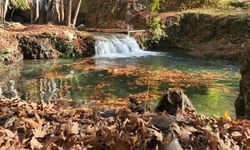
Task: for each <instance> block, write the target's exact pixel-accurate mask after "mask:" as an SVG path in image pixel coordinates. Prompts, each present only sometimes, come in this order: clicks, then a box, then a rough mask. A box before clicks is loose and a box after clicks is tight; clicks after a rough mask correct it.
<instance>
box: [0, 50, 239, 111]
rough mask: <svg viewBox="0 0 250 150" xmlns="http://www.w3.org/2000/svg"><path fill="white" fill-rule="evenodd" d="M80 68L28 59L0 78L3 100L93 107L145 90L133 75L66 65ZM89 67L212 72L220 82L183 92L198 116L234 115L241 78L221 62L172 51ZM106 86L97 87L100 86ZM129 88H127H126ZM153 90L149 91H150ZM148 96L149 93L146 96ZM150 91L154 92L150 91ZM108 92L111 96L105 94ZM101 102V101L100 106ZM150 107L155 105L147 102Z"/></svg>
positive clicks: (163, 88) (99, 62) (231, 66)
mask: <svg viewBox="0 0 250 150" xmlns="http://www.w3.org/2000/svg"><path fill="white" fill-rule="evenodd" d="M73 63H74V64H77V63H81V62H80V60H75V59H58V60H46V61H45V60H27V61H24V62H23V63H20V64H19V65H16V66H11V67H10V69H9V71H5V72H1V73H0V87H1V89H2V91H3V96H6V97H9V98H11V97H15V96H20V97H21V98H22V99H24V100H34V101H36V100H44V101H48V100H57V99H61V98H64V99H73V100H74V101H77V102H81V103H83V104H91V105H94V103H95V99H98V98H99V97H105V98H107V97H113V99H117V100H118V99H119V98H125V97H127V96H129V95H130V94H138V93H142V92H145V91H147V90H148V88H147V86H146V85H136V84H133V83H134V82H135V79H136V78H138V76H132V75H123V76H111V75H110V74H109V73H107V72H106V71H103V70H89V71H86V70H79V69H74V68H73V67H72V66H71V64H73ZM93 65H94V66H98V67H100V68H102V67H106V66H116V67H119V66H127V65H136V66H141V67H143V66H145V65H148V66H150V67H151V68H152V69H156V70H157V69H158V68H159V67H161V68H162V67H164V68H167V69H170V70H171V69H175V70H179V71H184V72H186V73H194V75H199V74H203V73H217V74H220V75H222V78H220V79H215V80H212V81H210V82H208V83H206V85H205V86H204V85H203V86H192V85H191V86H187V87H185V88H184V90H185V93H186V94H187V96H188V97H189V98H190V99H191V101H192V102H193V104H194V106H195V107H196V109H197V111H198V112H199V113H202V114H207V115H223V112H225V111H229V112H230V114H231V115H234V100H235V99H236V98H237V94H238V90H239V85H238V83H239V80H240V74H239V69H238V66H236V65H234V64H230V63H229V62H225V61H217V60H211V61H208V60H201V59H196V58H193V57H191V56H188V55H186V54H183V53H182V52H178V51H172V52H168V53H165V54H164V55H161V56H146V57H129V58H116V59H109V58H94V62H93ZM44 73H47V74H49V73H54V74H55V73H58V74H63V78H58V77H53V76H52V77H50V78H45V77H43V74H44ZM102 82H105V83H109V84H108V85H106V86H98V85H100V83H102ZM128 83H132V84H128ZM169 87H174V86H169V84H168V83H165V82H163V83H162V85H161V87H160V88H159V89H158V90H160V91H163V92H164V91H166V90H167V89H168V88H169ZM151 88H152V89H153V88H154V87H151ZM150 92H151V91H150ZM152 92H153V90H152ZM107 93H110V94H107ZM105 98H104V101H105ZM148 103H149V104H150V105H152V107H153V106H154V105H155V104H156V103H157V101H156V100H151V101H149V102H148Z"/></svg>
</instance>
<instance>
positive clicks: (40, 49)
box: [19, 36, 59, 59]
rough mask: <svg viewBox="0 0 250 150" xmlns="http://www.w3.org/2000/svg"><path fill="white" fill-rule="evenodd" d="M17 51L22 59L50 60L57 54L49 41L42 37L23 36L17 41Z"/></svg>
mask: <svg viewBox="0 0 250 150" xmlns="http://www.w3.org/2000/svg"><path fill="white" fill-rule="evenodd" d="M19 49H20V51H21V52H22V53H23V56H24V59H52V58H57V57H58V56H59V53H58V51H57V50H55V49H54V48H53V47H52V45H51V43H50V39H49V38H47V37H43V36H23V37H21V38H20V40H19Z"/></svg>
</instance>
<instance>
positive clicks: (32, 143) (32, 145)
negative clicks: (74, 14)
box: [30, 137, 43, 150]
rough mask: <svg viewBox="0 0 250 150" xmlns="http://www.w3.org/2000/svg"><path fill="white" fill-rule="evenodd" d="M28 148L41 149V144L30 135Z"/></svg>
mask: <svg viewBox="0 0 250 150" xmlns="http://www.w3.org/2000/svg"><path fill="white" fill-rule="evenodd" d="M30 148H31V149H32V150H34V149H42V148H43V145H42V144H41V143H40V142H39V141H37V139H36V138H35V137H32V139H31V141H30Z"/></svg>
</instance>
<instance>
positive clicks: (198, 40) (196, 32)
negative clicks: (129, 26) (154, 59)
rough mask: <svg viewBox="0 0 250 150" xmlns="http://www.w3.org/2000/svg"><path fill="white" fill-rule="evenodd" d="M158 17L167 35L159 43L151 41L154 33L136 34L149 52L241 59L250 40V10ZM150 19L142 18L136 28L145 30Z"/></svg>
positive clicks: (208, 11) (170, 14)
mask: <svg viewBox="0 0 250 150" xmlns="http://www.w3.org/2000/svg"><path fill="white" fill-rule="evenodd" d="M159 16H160V18H161V22H160V25H161V28H162V30H163V31H164V33H163V34H161V35H160V37H159V38H158V40H152V36H154V35H152V34H149V35H147V34H141V35H137V39H138V40H139V41H141V43H143V44H144V46H145V47H147V49H150V50H152V49H162V50H165V49H174V48H181V49H185V50H187V51H189V52H190V53H192V54H193V55H195V56H198V57H207V58H220V59H228V60H239V59H240V55H241V52H242V50H243V49H244V48H245V47H246V42H247V40H248V39H249V38H250V13H249V11H240V12H238V13H237V11H235V12H234V13H231V12H230V11H226V12H223V11H222V12H219V10H217V11H216V10H193V11H184V12H169V13H161V14H160V15H159ZM144 17H145V16H144ZM148 17H149V16H147V15H146V17H145V18H144V19H143V17H142V18H140V19H139V20H140V21H138V22H141V23H140V24H138V23H137V28H145V24H146V18H148ZM143 22H144V23H143ZM156 36H157V35H156Z"/></svg>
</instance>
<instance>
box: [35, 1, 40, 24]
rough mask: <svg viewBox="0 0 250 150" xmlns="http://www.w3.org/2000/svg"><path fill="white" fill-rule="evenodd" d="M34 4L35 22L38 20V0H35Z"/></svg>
mask: <svg viewBox="0 0 250 150" xmlns="http://www.w3.org/2000/svg"><path fill="white" fill-rule="evenodd" d="M35 6H36V8H35V10H36V13H35V19H34V22H35V23H38V21H39V0H36V2H35Z"/></svg>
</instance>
